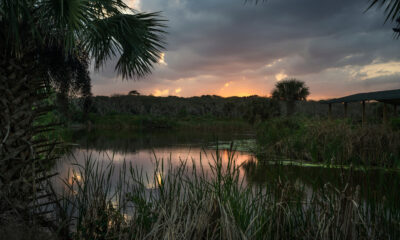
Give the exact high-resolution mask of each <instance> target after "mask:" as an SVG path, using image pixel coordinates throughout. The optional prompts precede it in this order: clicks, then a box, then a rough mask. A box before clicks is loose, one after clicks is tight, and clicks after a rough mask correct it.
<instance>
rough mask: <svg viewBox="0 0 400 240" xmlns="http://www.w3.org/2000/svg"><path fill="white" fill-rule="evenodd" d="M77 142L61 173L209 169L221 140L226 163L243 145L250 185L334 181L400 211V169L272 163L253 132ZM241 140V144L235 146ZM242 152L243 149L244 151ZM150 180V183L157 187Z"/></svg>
mask: <svg viewBox="0 0 400 240" xmlns="http://www.w3.org/2000/svg"><path fill="white" fill-rule="evenodd" d="M72 142H73V143H74V146H73V147H72V148H71V150H70V153H69V154H66V156H65V158H64V159H63V161H62V162H61V164H60V166H59V167H58V168H59V169H58V171H59V172H60V176H61V177H62V178H65V179H68V176H71V174H72V171H73V169H76V166H74V165H72V164H71V163H78V164H84V162H85V160H86V159H88V158H90V159H92V160H94V161H96V162H97V163H101V164H103V165H107V164H112V165H113V166H114V167H115V169H116V170H117V171H118V169H121V167H122V165H123V163H124V162H125V163H127V164H132V166H137V167H139V168H141V169H142V170H143V172H144V173H145V174H148V177H149V179H155V178H154V177H155V176H154V174H157V173H156V172H155V171H154V166H155V164H156V162H157V160H158V161H159V162H160V161H161V162H162V161H164V162H168V163H171V164H172V166H178V165H179V164H180V163H181V162H182V161H187V162H188V163H190V164H192V163H195V164H196V165H200V164H202V165H203V166H204V168H205V170H209V165H208V163H209V162H210V161H213V160H214V159H215V154H216V149H215V146H216V145H217V144H216V143H217V142H218V143H220V144H221V143H222V144H223V145H225V147H224V148H223V149H222V150H220V154H221V157H222V161H223V163H225V164H226V162H227V161H228V157H229V154H230V152H229V151H228V150H226V146H227V145H228V146H229V143H231V142H233V143H234V145H233V147H234V148H235V146H236V147H237V151H236V152H235V155H234V159H235V163H236V164H237V165H240V175H241V177H243V178H244V179H245V181H246V183H248V184H254V185H263V184H267V183H270V182H276V181H289V182H292V183H297V184H298V183H300V184H301V185H302V186H304V187H305V188H307V189H311V190H312V189H322V188H323V187H324V185H325V184H327V183H329V184H331V185H333V186H334V187H335V188H337V189H338V190H341V189H344V188H345V186H346V185H348V186H351V187H353V188H355V187H356V186H359V189H360V195H361V197H362V198H363V199H364V200H366V201H368V202H382V201H384V202H385V205H387V206H389V207H390V208H392V209H393V208H394V209H400V173H399V171H395V170H383V169H369V170H349V169H340V168H327V167H302V166H296V165H282V164H270V163H266V159H257V158H256V156H254V154H252V153H251V151H246V149H251V147H249V146H247V147H246V144H243V143H251V144H250V145H253V147H254V144H255V141H254V133H251V132H237V133H226V132H221V133H219V132H209V131H156V132H146V133H143V132H129V131H101V132H96V131H91V132H87V131H77V132H74V134H73V136H72ZM235 143H236V144H235ZM239 150H240V151H239ZM151 186H152V183H151V181H150V182H149V185H148V187H149V188H151Z"/></svg>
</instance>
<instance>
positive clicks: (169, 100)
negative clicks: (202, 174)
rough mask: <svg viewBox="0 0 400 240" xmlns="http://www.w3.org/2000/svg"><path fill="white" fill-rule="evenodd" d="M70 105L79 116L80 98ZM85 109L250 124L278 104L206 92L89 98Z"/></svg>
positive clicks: (269, 113)
mask: <svg viewBox="0 0 400 240" xmlns="http://www.w3.org/2000/svg"><path fill="white" fill-rule="evenodd" d="M73 108H74V109H75V110H76V111H77V113H76V114H75V115H76V117H77V118H79V117H80V114H81V112H82V105H81V100H80V99H76V100H75V105H74V107H73ZM89 112H90V113H95V114H98V115H101V116H104V115H112V114H131V115H144V116H158V117H166V118H171V117H172V118H180V119H183V118H185V117H189V116H195V117H202V116H203V117H204V116H209V117H214V118H225V119H245V120H248V121H250V122H252V123H253V122H257V121H258V122H260V121H262V120H266V119H269V118H271V117H275V116H279V114H280V107H279V103H278V102H276V101H274V100H272V99H269V98H263V97H258V96H250V97H229V98H223V97H219V96H214V95H213V96H210V95H206V96H201V97H190V98H182V97H174V96H170V97H154V96H133V95H119V96H118V95H117V96H112V97H106V96H96V97H93V100H92V107H91V109H90V111H89ZM76 120H79V119H76Z"/></svg>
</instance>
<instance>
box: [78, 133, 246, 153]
mask: <svg viewBox="0 0 400 240" xmlns="http://www.w3.org/2000/svg"><path fill="white" fill-rule="evenodd" d="M249 137H251V136H249V135H246V134H242V135H241V134H239V135H237V134H235V135H233V134H231V133H227V132H218V133H209V132H205V131H190V132H189V131H157V132H146V133H144V132H140V131H111V130H108V131H107V130H105V131H104V130H103V131H90V132H88V131H77V132H75V133H74V135H73V142H74V143H76V144H79V145H80V147H82V148H87V149H92V150H96V151H105V150H111V151H115V152H118V153H133V152H136V151H138V150H142V149H153V148H163V147H170V146H177V145H187V146H188V147H190V146H194V145H197V146H203V145H206V144H208V143H210V142H215V141H216V140H219V141H232V140H234V139H235V140H239V139H247V138H249Z"/></svg>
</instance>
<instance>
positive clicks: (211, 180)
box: [57, 150, 400, 239]
mask: <svg viewBox="0 0 400 240" xmlns="http://www.w3.org/2000/svg"><path fill="white" fill-rule="evenodd" d="M234 156H235V154H234V152H232V151H231V152H230V153H229V160H228V162H224V163H223V162H222V159H221V157H220V155H219V153H218V150H217V152H216V155H215V156H214V158H213V160H212V161H211V163H210V165H209V167H207V166H208V164H207V163H205V164H206V165H204V166H199V165H197V166H196V165H190V164H189V162H190V161H188V159H186V160H185V159H181V163H180V164H179V165H178V166H177V167H176V168H173V167H171V165H169V164H168V163H167V162H168V161H169V160H167V162H163V161H162V160H160V159H159V160H158V161H156V163H155V166H154V172H153V173H146V174H145V173H143V172H142V171H141V169H140V168H138V167H134V166H132V165H126V164H125V163H124V164H123V165H122V168H121V169H119V171H118V170H117V171H116V170H115V169H114V167H113V164H112V162H110V164H107V165H101V164H100V163H99V162H96V161H95V159H90V156H89V157H88V159H87V160H86V163H85V164H84V165H79V166H77V167H78V168H75V171H74V172H73V173H72V174H71V175H70V176H68V178H67V179H66V181H65V183H66V187H65V188H64V190H63V192H62V194H61V195H60V196H61V199H60V200H61V201H60V204H59V205H58V207H57V216H59V218H57V220H58V224H57V226H58V227H59V229H58V233H59V234H60V235H63V236H64V237H66V238H68V239H143V238H148V239H156V238H162V237H166V236H168V237H169V238H171V239H304V238H307V239H385V238H394V239H396V238H398V237H399V236H400V229H399V228H398V222H399V220H400V212H399V210H398V208H397V209H391V208H388V207H386V206H385V205H384V204H383V203H384V202H383V201H381V202H374V203H371V202H368V201H367V202H365V201H364V200H363V198H362V197H360V189H359V187H352V186H351V185H343V186H341V188H336V187H334V186H333V185H331V184H329V183H327V184H324V186H322V187H321V188H316V189H314V190H313V192H312V193H310V192H309V191H306V188H305V186H304V185H301V184H298V183H292V182H290V181H286V180H285V179H284V178H282V179H281V178H275V179H274V181H271V182H268V183H265V184H264V185H263V186H258V185H246V184H245V183H244V182H243V181H242V179H241V177H240V169H239V167H238V166H237V165H236V164H235V162H234ZM147 174H149V175H147ZM379 197H381V198H382V197H383V196H379ZM67 223H73V224H71V225H70V224H67Z"/></svg>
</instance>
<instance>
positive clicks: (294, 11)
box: [92, 0, 400, 99]
mask: <svg viewBox="0 0 400 240" xmlns="http://www.w3.org/2000/svg"><path fill="white" fill-rule="evenodd" d="M127 2H128V1H127ZM128 3H129V4H131V5H132V6H133V5H134V6H136V7H137V8H139V9H138V10H140V11H144V12H154V11H162V15H163V17H164V18H165V19H167V20H168V22H167V25H168V29H167V31H168V34H167V35H166V40H167V46H166V51H165V53H164V59H163V61H160V64H158V65H157V66H156V67H155V69H154V71H153V74H151V75H149V76H147V77H145V78H143V79H141V80H139V81H130V80H124V81H122V80H121V78H120V77H118V76H116V74H115V72H114V69H113V68H114V65H115V63H114V62H113V61H111V62H110V64H109V65H107V66H106V67H104V69H103V70H101V71H99V72H93V73H92V81H93V92H94V94H101V95H110V94H114V93H127V92H128V91H130V90H133V89H136V90H138V91H139V92H141V93H143V94H155V95H180V96H193V95H202V94H217V95H222V96H231V95H250V94H258V95H269V93H270V92H271V89H272V88H273V86H274V84H275V83H276V81H278V80H281V79H283V78H284V77H296V78H298V79H301V80H303V81H305V82H306V84H307V85H309V86H310V89H311V98H316V99H318V98H325V97H335V96H340V95H343V94H347V93H353V92H361V91H373V90H385V89H392V88H400V84H399V83H400V79H399V76H400V55H399V50H400V40H396V39H394V38H393V34H392V31H391V28H392V27H393V24H391V23H386V24H384V20H385V16H384V13H383V11H382V10H379V9H371V10H369V11H367V12H365V10H366V9H367V7H368V4H369V1H367V0H352V1H345V0H337V1H318V0H301V1H299V0H269V1H267V2H266V3H263V4H257V5H255V4H250V3H247V4H245V3H244V0H201V1H200V0H141V1H139V0H136V1H132V0H130V1H129V2H128ZM397 66H399V68H397Z"/></svg>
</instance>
